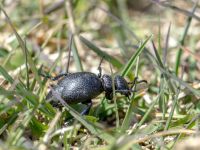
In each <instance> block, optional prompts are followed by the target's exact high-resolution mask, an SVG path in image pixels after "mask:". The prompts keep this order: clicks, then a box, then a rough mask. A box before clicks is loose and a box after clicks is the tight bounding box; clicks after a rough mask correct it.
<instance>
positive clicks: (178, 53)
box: [175, 1, 198, 75]
mask: <svg viewBox="0 0 200 150" xmlns="http://www.w3.org/2000/svg"><path fill="white" fill-rule="evenodd" d="M197 6H198V1H197V2H196V3H195V5H194V7H193V9H192V14H194V12H195V10H196V8H197ZM191 22H192V16H189V17H188V19H187V24H186V25H185V29H184V32H183V35H182V37H181V41H180V44H181V46H184V43H185V38H186V36H187V33H188V31H189V27H190V25H191ZM181 56H182V49H181V48H180V49H179V50H178V52H177V54H176V64H175V73H176V75H178V70H179V66H180V64H181Z"/></svg>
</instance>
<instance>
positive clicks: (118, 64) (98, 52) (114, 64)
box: [80, 36, 122, 68]
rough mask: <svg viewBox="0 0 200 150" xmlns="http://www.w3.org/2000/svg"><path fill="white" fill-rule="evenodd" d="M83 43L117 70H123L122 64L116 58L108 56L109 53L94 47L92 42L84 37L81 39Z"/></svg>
mask: <svg viewBox="0 0 200 150" xmlns="http://www.w3.org/2000/svg"><path fill="white" fill-rule="evenodd" d="M80 39H81V41H82V42H83V43H84V44H85V45H86V46H87V47H88V48H90V49H91V50H93V51H94V52H95V53H96V54H97V55H99V56H100V57H104V59H105V60H107V61H108V62H110V63H111V64H112V65H113V66H115V67H117V68H121V67H122V64H121V63H120V62H119V61H118V60H117V59H116V58H114V57H112V56H110V55H108V54H107V53H105V52H103V51H102V50H101V49H100V48H98V47H97V46H96V45H94V44H93V43H92V42H90V41H89V40H87V39H85V38H84V37H82V36H81V37H80Z"/></svg>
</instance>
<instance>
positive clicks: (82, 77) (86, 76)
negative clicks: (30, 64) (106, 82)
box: [54, 72, 103, 103]
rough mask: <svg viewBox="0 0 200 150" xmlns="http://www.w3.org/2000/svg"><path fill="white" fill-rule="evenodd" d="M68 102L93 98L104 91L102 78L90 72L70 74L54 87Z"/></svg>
mask: <svg viewBox="0 0 200 150" xmlns="http://www.w3.org/2000/svg"><path fill="white" fill-rule="evenodd" d="M54 90H55V91H59V93H60V94H61V97H62V98H63V99H64V100H65V101H66V102H67V103H78V102H84V101H87V100H91V99H93V98H95V97H97V96H98V95H99V94H101V93H102V92H103V87H102V83H101V80H100V79H99V78H98V77H97V76H96V75H95V74H93V73H90V72H77V73H72V74H69V75H68V76H66V77H64V78H63V79H62V80H60V81H59V82H58V84H57V85H56V86H55V87H54Z"/></svg>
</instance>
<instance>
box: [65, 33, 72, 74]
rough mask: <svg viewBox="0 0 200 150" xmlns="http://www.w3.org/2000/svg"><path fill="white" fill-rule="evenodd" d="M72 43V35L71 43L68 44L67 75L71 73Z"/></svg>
mask: <svg viewBox="0 0 200 150" xmlns="http://www.w3.org/2000/svg"><path fill="white" fill-rule="evenodd" d="M72 41H73V34H72V33H70V38H69V42H68V49H69V52H68V61H67V67H66V73H68V72H69V63H70V57H71V51H72Z"/></svg>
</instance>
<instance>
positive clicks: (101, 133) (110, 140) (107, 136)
mask: <svg viewBox="0 0 200 150" xmlns="http://www.w3.org/2000/svg"><path fill="white" fill-rule="evenodd" d="M54 94H55V96H56V99H58V100H59V101H60V102H61V103H62V105H63V106H65V109H66V110H67V111H68V112H69V113H70V114H71V115H72V116H73V117H74V118H76V119H77V120H78V121H79V122H81V123H82V124H83V125H84V126H85V127H86V128H87V129H88V130H89V131H90V132H91V133H92V134H94V135H96V136H98V137H99V138H101V139H103V140H105V141H106V142H107V143H109V144H112V143H113V142H114V140H115V138H114V137H113V136H112V135H110V134H108V133H106V132H104V131H103V130H101V129H100V128H98V127H96V126H94V125H93V124H92V123H90V122H88V121H87V120H85V119H84V117H83V116H82V115H80V114H79V113H78V112H77V111H76V110H74V109H73V108H72V107H71V106H69V105H68V104H67V103H66V102H65V101H64V100H63V99H62V98H61V97H60V95H59V93H56V92H55V93H54Z"/></svg>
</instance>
